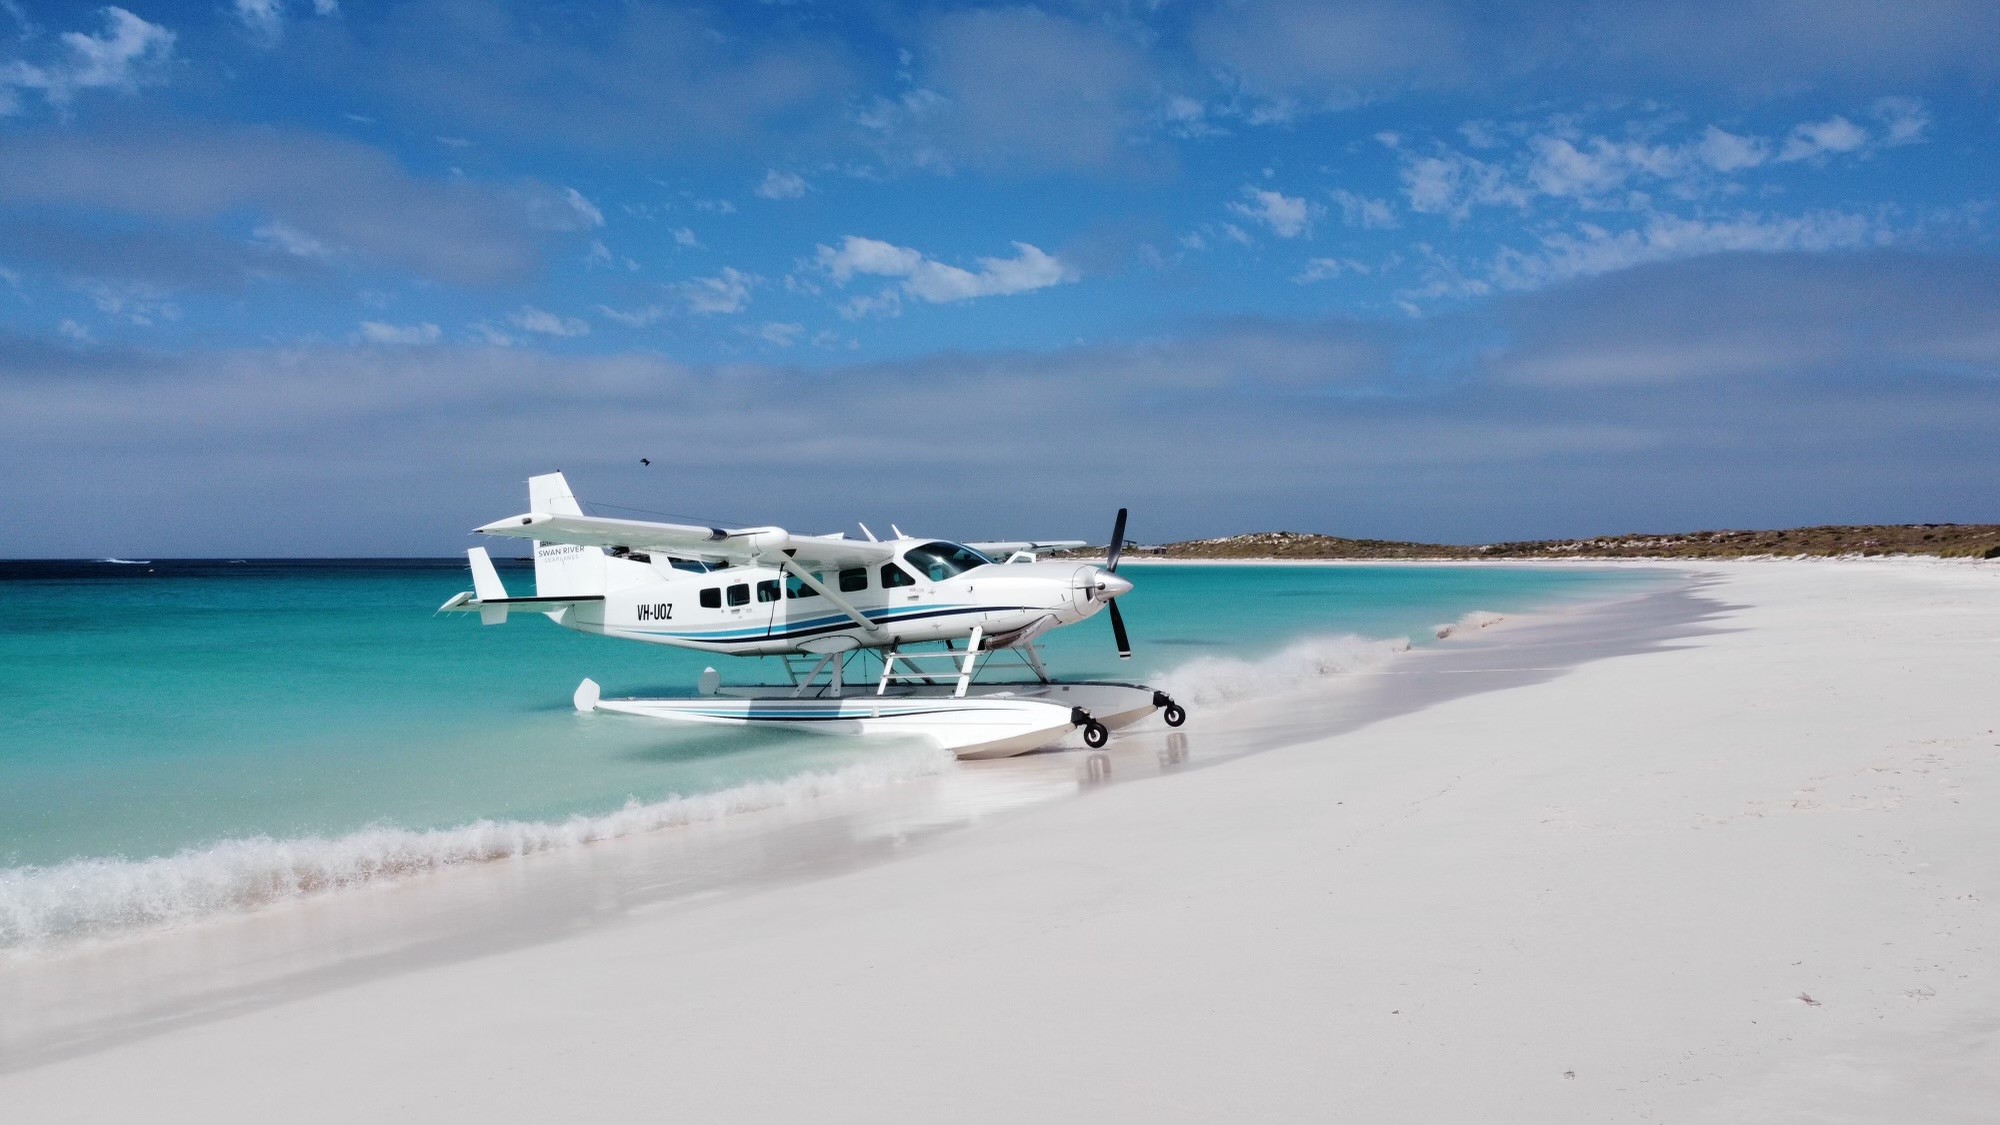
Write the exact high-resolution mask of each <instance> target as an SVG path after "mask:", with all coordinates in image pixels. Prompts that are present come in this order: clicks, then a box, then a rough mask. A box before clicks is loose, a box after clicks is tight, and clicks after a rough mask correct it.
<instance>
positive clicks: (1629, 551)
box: [1129, 523, 2000, 559]
mask: <svg viewBox="0 0 2000 1125" xmlns="http://www.w3.org/2000/svg"><path fill="white" fill-rule="evenodd" d="M1129 550H1132V551H1134V552H1135V553H1139V554H1150V555H1158V556H1162V557H1165V558H1181V559H1272V558H1276V559H1640V558H1645V559H1658V558H1668V559H1719V558H1749V557H1755V556H1765V555H1768V556H1817V557H1832V556H1836V555H1864V556H1874V555H1935V556H1939V557H1943V558H1987V559H1992V558H2000V524H1964V523H1921V524H1871V525H1866V526H1858V527H1795V528H1790V529H1787V530H1783V531H1693V532H1686V533H1681V534H1668V535H1604V536H1598V537H1596V538H1594V539H1535V540H1522V541H1520V542H1513V543H1486V544H1481V545H1477V546H1459V545H1454V544H1443V543H1404V542H1398V541H1395V540H1387V539H1347V538H1343V537H1341V536H1337V535H1315V534H1310V533H1307V532H1300V531H1260V532H1256V533H1253V534H1250V535H1233V536H1229V537H1227V538H1222V539H1194V540H1189V541H1187V542H1184V543H1170V544H1167V545H1166V546H1163V547H1146V548H1141V547H1133V548H1129Z"/></svg>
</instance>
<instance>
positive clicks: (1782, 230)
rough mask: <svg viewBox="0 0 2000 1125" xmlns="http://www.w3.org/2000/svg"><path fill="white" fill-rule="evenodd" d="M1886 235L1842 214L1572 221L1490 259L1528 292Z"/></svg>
mask: <svg viewBox="0 0 2000 1125" xmlns="http://www.w3.org/2000/svg"><path fill="white" fill-rule="evenodd" d="M1893 240H1894V235H1893V232H1892V231H1891V230H1890V229H1889V228H1888V227H1887V226H1886V225H1885V224H1883V223H1881V222H1880V221H1878V220H1875V219H1871V218H1869V217H1868V216H1866V215H1858V214H1854V213H1852V212H1846V211H1809V212H1807V213H1805V214H1803V215H1759V214H1747V213H1746V214H1740V215H1736V216H1732V217H1727V218H1717V219H1690V218H1682V217H1680V216H1676V215H1664V214H1655V215H1652V216H1650V217H1649V218H1648V219H1647V220H1646V222H1645V224H1644V225H1643V226H1640V227H1636V228H1633V229H1628V230H1621V231H1611V230H1606V229H1604V228H1602V227H1599V226H1595V225H1593V224H1589V223H1584V224H1580V225H1579V226H1578V227H1577V229H1576V230H1574V231H1563V232H1559V233H1555V234H1550V235H1546V236H1544V237H1543V238H1542V239H1541V246H1540V248H1539V249H1538V250H1536V251H1535V252H1532V253H1522V252H1520V251H1515V250H1503V251H1502V252H1501V254H1500V255H1499V257H1498V259H1497V260H1496V261H1495V263H1494V266H1493V271H1492V280H1493V282H1494V284H1496V285H1498V286H1500V287H1501V288H1504V289H1534V288H1539V287H1541V286H1544V285H1549V284H1552V283H1555V282H1559V281H1567V280H1569V279H1571V278H1576V277H1588V276H1591V275H1594V274H1601V273H1610V272H1612V271H1614V270H1622V269H1629V268H1631V267H1633V266H1636V265H1641V264H1643V263H1646V262H1660V261H1671V260H1675V259H1680V258H1693V257H1697V256H1700V255H1704V254H1720V253H1729V252H1739V253H1740V252H1757V253H1776V252H1780V251H1787V250H1807V251H1826V250H1843V249H1854V248H1858V247H1864V246H1878V245H1885V244H1887V243H1889V242H1891V241H1893Z"/></svg>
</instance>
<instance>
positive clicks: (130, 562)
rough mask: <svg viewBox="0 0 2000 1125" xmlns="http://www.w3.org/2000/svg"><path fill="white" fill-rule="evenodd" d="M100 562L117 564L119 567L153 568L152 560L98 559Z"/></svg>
mask: <svg viewBox="0 0 2000 1125" xmlns="http://www.w3.org/2000/svg"><path fill="white" fill-rule="evenodd" d="M97 561H98V562H106V563H117V564H118V565H119V566H151V565H153V560H152V559H98V560H97Z"/></svg>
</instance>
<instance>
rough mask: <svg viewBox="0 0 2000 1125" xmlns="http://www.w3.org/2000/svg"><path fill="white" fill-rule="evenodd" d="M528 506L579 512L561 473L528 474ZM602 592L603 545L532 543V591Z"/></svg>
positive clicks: (560, 594)
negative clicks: (533, 588)
mask: <svg viewBox="0 0 2000 1125" xmlns="http://www.w3.org/2000/svg"><path fill="white" fill-rule="evenodd" d="M528 510H529V511H531V512H535V513H537V514H544V515H551V516H580V515H582V514H583V506H582V505H580V504H578V503H577V502H576V493H574V492H572V491H570V487H569V481H568V479H566V478H565V477H564V476H563V475H562V474H561V473H546V474H544V475H542V476H538V477H529V478H528ZM603 592H604V549H603V548H602V547H577V546H573V545H571V544H568V543H543V542H540V541H537V542H536V543H535V594H536V596H537V597H543V598H569V597H576V596H579V595H588V594H602V593H603Z"/></svg>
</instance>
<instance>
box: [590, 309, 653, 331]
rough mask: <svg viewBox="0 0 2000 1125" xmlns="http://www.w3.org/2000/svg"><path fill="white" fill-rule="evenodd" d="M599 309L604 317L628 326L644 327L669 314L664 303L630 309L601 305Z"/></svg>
mask: <svg viewBox="0 0 2000 1125" xmlns="http://www.w3.org/2000/svg"><path fill="white" fill-rule="evenodd" d="M597 311H598V312H599V313H601V314H602V315H603V317H604V319H606V320H608V321H611V322H612V323H614V324H622V325H624V326H625V327H627V328H644V327H646V326H647V325H649V324H652V323H653V322H654V321H657V320H659V319H661V318H662V317H664V316H666V315H667V309H666V306H664V305H642V306H640V307H639V308H636V309H631V310H629V311H628V310H624V309H614V308H612V307H611V306H609V305H599V306H597Z"/></svg>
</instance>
